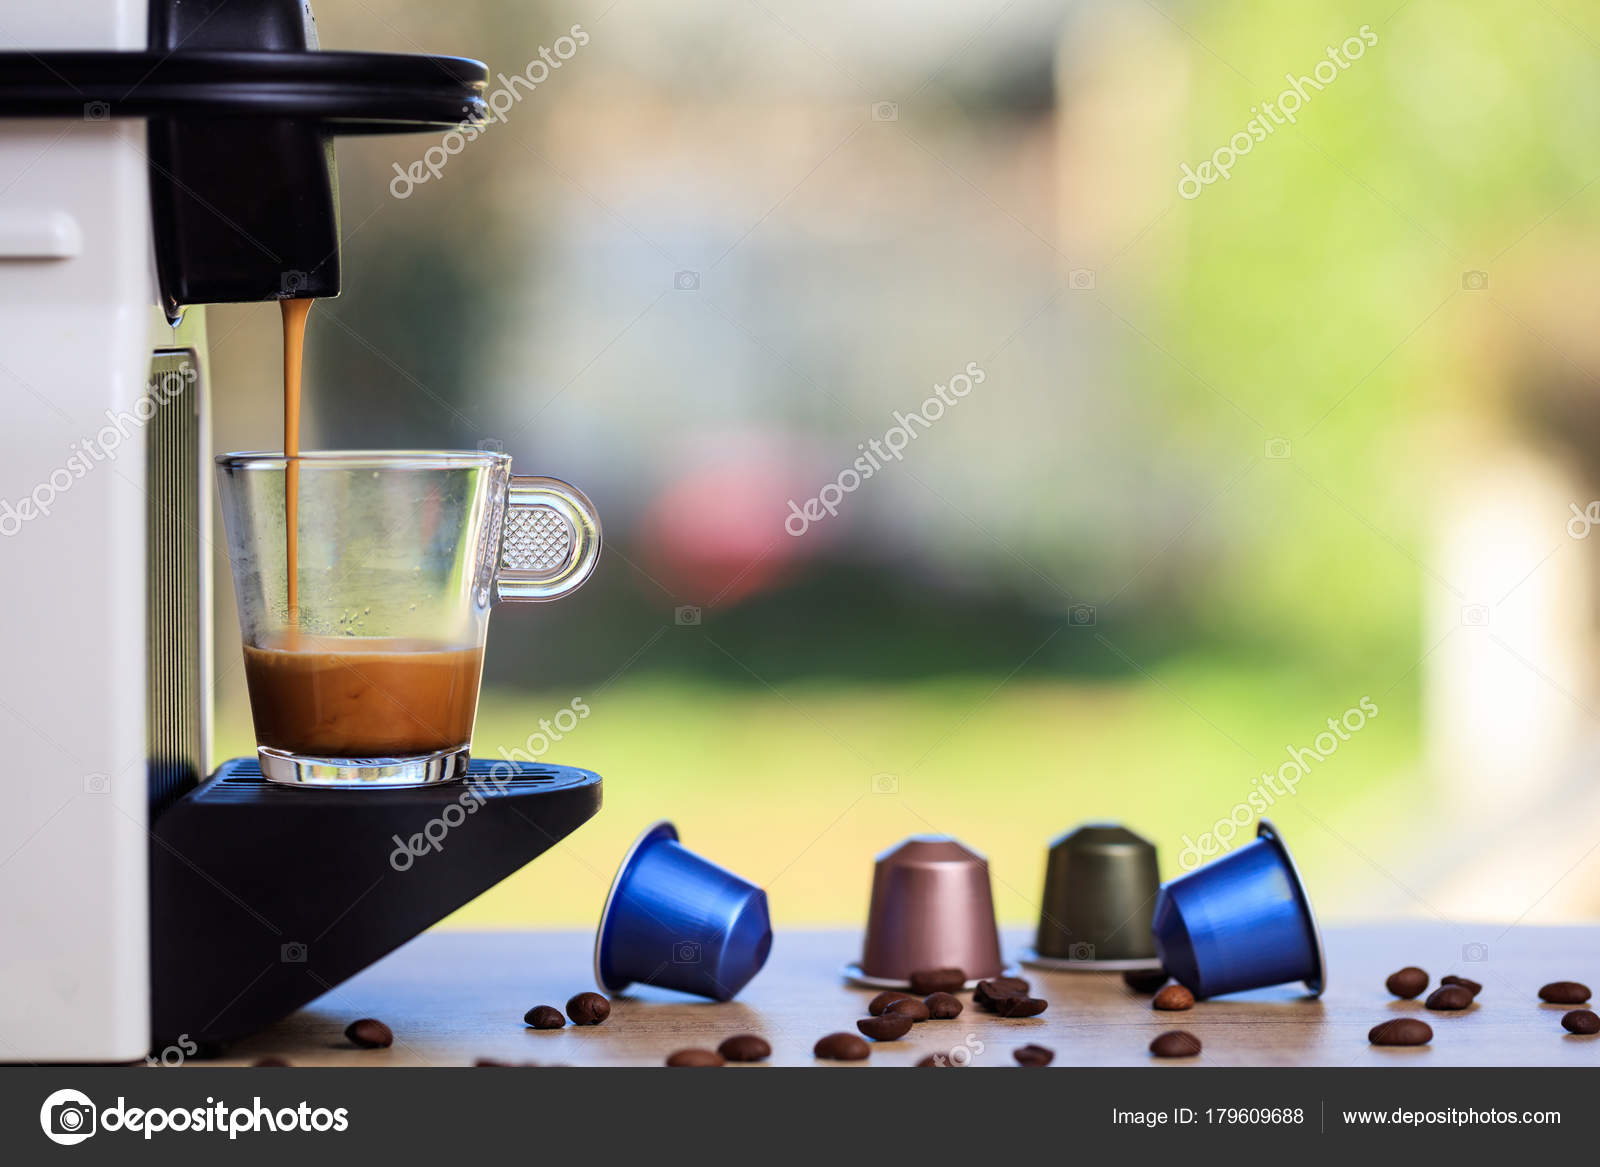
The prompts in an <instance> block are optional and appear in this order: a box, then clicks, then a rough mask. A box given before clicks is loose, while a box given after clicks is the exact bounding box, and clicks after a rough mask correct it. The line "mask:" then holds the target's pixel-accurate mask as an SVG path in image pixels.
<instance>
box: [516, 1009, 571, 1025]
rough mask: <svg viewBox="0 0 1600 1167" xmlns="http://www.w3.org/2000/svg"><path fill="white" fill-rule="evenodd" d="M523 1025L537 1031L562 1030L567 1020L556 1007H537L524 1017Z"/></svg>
mask: <svg viewBox="0 0 1600 1167" xmlns="http://www.w3.org/2000/svg"><path fill="white" fill-rule="evenodd" d="M522 1023H523V1024H524V1025H531V1026H533V1027H534V1028H535V1029H560V1028H561V1027H562V1026H563V1025H565V1024H566V1023H567V1019H566V1018H565V1017H563V1016H561V1010H559V1009H557V1008H556V1007H555V1006H554V1005H535V1006H534V1007H533V1008H532V1009H529V1010H528V1011H527V1012H526V1013H524V1014H523V1015H522Z"/></svg>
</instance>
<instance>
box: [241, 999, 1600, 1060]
mask: <svg viewBox="0 0 1600 1167" xmlns="http://www.w3.org/2000/svg"><path fill="white" fill-rule="evenodd" d="M1561 1028H1562V1029H1565V1030H1566V1031H1567V1032H1568V1033H1582V1034H1590V1033H1600V1017H1597V1016H1595V1014H1594V1013H1593V1012H1591V1011H1590V1010H1588V1009H1574V1010H1573V1011H1572V1012H1571V1013H1568V1014H1567V1015H1566V1016H1565V1017H1563V1018H1562V1019H1561ZM258 1064H259V1063H258Z"/></svg>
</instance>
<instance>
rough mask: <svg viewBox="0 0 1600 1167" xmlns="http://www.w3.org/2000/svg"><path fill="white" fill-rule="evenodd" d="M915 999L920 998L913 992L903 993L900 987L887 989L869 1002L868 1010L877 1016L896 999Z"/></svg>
mask: <svg viewBox="0 0 1600 1167" xmlns="http://www.w3.org/2000/svg"><path fill="white" fill-rule="evenodd" d="M915 1000H918V998H917V996H916V995H915V994H913V993H902V992H900V991H899V990H898V989H886V990H884V991H883V992H881V993H879V994H878V995H877V996H876V997H874V998H872V1000H870V1001H868V1002H867V1012H868V1013H870V1014H872V1015H873V1016H874V1017H876V1016H877V1015H878V1014H880V1013H882V1012H883V1011H884V1010H885V1009H887V1008H888V1007H889V1006H890V1005H893V1004H894V1003H895V1002H896V1001H915Z"/></svg>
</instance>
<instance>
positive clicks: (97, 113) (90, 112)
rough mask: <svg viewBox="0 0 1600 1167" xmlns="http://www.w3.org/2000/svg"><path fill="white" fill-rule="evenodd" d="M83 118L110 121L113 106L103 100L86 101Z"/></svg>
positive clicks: (89, 120)
mask: <svg viewBox="0 0 1600 1167" xmlns="http://www.w3.org/2000/svg"><path fill="white" fill-rule="evenodd" d="M83 120H84V121H86V122H105V121H110V120H111V106H109V105H108V104H106V103H105V102H103V101H86V102H84V105H83Z"/></svg>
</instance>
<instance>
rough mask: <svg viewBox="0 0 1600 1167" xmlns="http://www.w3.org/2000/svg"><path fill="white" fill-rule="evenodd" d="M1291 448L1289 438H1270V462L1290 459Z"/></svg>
mask: <svg viewBox="0 0 1600 1167" xmlns="http://www.w3.org/2000/svg"><path fill="white" fill-rule="evenodd" d="M1290 451H1291V447H1290V445H1289V439H1288V438H1268V439H1267V445H1266V457H1267V460H1268V461H1270V462H1282V461H1283V460H1284V459H1285V458H1287V457H1289V454H1290Z"/></svg>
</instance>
